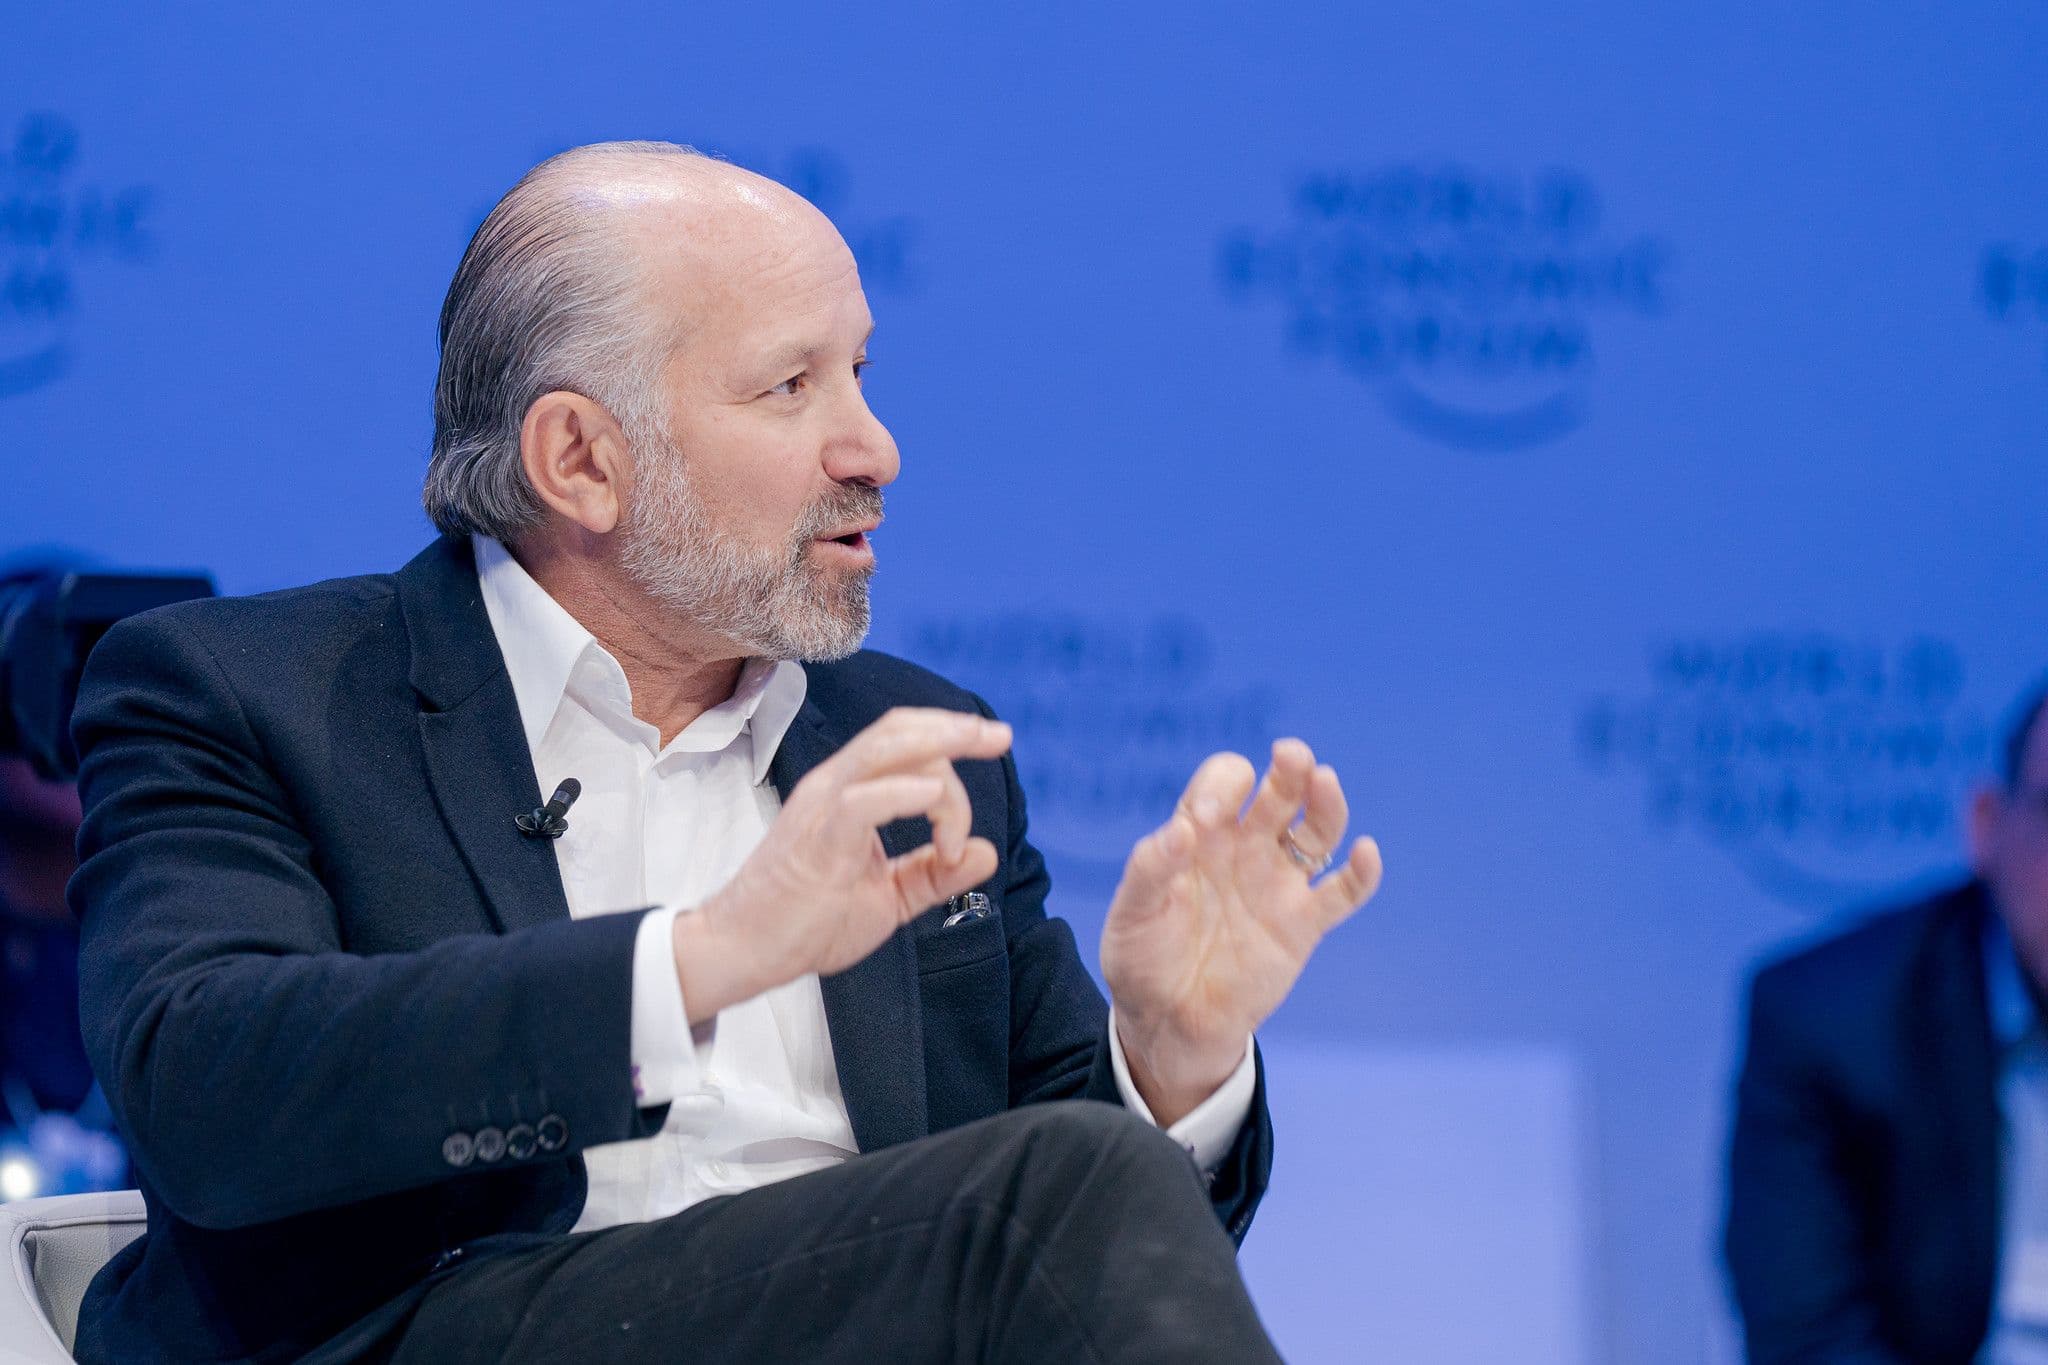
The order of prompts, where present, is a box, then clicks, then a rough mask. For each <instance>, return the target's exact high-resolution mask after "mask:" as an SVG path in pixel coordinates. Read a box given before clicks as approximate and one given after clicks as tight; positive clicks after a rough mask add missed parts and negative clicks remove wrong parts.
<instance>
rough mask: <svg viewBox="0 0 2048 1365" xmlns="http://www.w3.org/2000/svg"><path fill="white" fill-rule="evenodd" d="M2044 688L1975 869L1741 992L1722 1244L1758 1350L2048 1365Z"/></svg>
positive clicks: (1980, 828)
mask: <svg viewBox="0 0 2048 1365" xmlns="http://www.w3.org/2000/svg"><path fill="white" fill-rule="evenodd" d="M2044 712H2048V694H2044V695H2037V696H2036V697H2034V698H2032V699H2031V700H2030V701H2029V702H2028V703H2027V704H2026V705H2024V706H2023V707H2022V708H2021V711H2020V714H2019V718H2018V720H2017V721H2016V723H2015V724H2014V726H2013V728H2012V730H2011V732H2010V734H2009V736H2008V739H2007V742H2006V744H2005V746H2004V749H2003V754H2002V758H2003V764H2002V769H2001V771H2000V773H1999V780H1998V781H1997V783H1996V784H1994V785H1992V786H1989V787H1987V788H1986V789H1985V790H1983V791H1981V792H1979V793H1978V795H1977V797H1976V798H1975V800H1974V802H1973V804H1972V806H1971V810H1970V820H1969V830H1970V842H1971V854H1972V861H1973V864H1974V867H1975V871H1976V874H1977V875H1976V877H1975V878H1974V879H1973V880H1972V881H1970V882H1969V883H1967V884H1966V885H1963V886H1961V887H1958V888H1956V889H1953V890H1950V891H1947V892H1944V893H1942V894H1940V895H1937V896H1934V897H1932V898H1931V899H1928V900H1926V901H1923V902H1921V903H1919V904H1916V905H1912V906H1908V907H1906V908H1904V909H1901V910H1897V911H1894V912H1892V913H1889V914H1885V915H1880V916H1878V917H1876V918H1874V919H1872V920H1870V921H1869V922H1868V923H1866V924H1863V925H1861V926H1858V927H1857V928H1854V929H1852V930H1850V931H1849V932H1847V933H1845V934H1842V935H1840V936H1838V937H1835V938H1833V939H1830V940H1828V941H1826V942H1823V943H1821V944H1820V945H1818V946H1816V947H1811V948H1808V949H1806V950H1805V951H1803V952H1800V953H1797V954H1795V955H1793V956H1791V957H1789V958H1786V959H1784V960H1782V961H1779V962H1777V963H1775V964H1772V965H1770V966H1767V967H1766V968H1764V969H1763V970H1762V971H1760V972H1759V973H1758V974H1757V976H1756V979H1755V982H1754V984H1753V986H1752V988H1751V994H1750V1002H1749V1038H1748V1048H1747V1055H1746V1058H1745V1060H1744V1063H1743V1069H1742V1078H1741V1082H1740V1085H1739V1087H1738V1090H1737V1102H1736V1116H1735V1125H1734V1140H1733V1145H1732V1150H1731V1156H1730V1163H1729V1205H1728V1223H1727V1238H1726V1251H1727V1258H1728V1268H1729V1271H1730V1275H1731V1278H1732V1280H1733V1284H1734V1289H1735V1297H1736V1301H1737V1304H1738V1307H1739V1308H1740V1311H1741V1313H1742V1318H1743V1327H1744V1331H1745V1335H1746V1339H1747V1342H1748V1350H1749V1358H1750V1359H1751V1360H1752V1361H1755V1362H1758V1365H1776V1363H1777V1362H1794V1361H1810V1362H1852V1361H1853V1362H1869V1363H1870V1365H1877V1363H1878V1362H1907V1361H1913V1362H1947V1361H1955V1362H1968V1361H1976V1360H1983V1361H1986V1362H1992V1363H1993V1365H2019V1362H2026V1361H2039V1360H2048V1033H2044V1030H2043V1027H2042V1019H2041V1015H2040V1009H2039V1001H2040V999H2041V986H2040V984H2039V983H2041V982H2044V981H2048V723H2044V719H2043V717H2044Z"/></svg>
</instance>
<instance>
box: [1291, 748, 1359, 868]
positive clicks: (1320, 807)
mask: <svg viewBox="0 0 2048 1365" xmlns="http://www.w3.org/2000/svg"><path fill="white" fill-rule="evenodd" d="M1350 822H1351V807H1350V804H1349V803H1348V802H1346V801H1345V800H1344V784H1343V783H1341V782H1339V781H1338V780H1337V770H1336V769H1335V768H1332V767H1331V766H1330V765H1329V764H1327V763H1325V764H1323V765H1322V766H1320V767H1318V768H1317V769H1316V770H1315V771H1314V772H1313V773H1311V774H1310V775H1309V779H1308V800H1307V809H1306V810H1304V811H1303V812H1302V816H1301V823H1300V824H1299V825H1296V826H1295V828H1294V842H1295V844H1296V845H1297V846H1298V847H1299V848H1301V850H1302V851H1303V852H1305V853H1307V854H1308V855H1309V856H1311V857H1315V858H1320V857H1322V856H1323V855H1324V854H1326V853H1330V854H1334V853H1336V852H1337V851H1338V850H1339V849H1340V848H1342V847H1343V844H1344V827H1345V826H1346V825H1347V824H1349V823H1350Z"/></svg>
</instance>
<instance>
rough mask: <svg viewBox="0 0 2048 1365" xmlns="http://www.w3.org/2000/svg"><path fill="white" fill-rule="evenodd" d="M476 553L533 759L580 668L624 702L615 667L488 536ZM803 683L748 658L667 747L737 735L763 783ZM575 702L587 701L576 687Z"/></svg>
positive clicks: (705, 747)
mask: <svg viewBox="0 0 2048 1365" xmlns="http://www.w3.org/2000/svg"><path fill="white" fill-rule="evenodd" d="M471 539H472V540H473V541H474V543H475V548H476V574H477V583H478V585H479V586H480V587H481V588H482V590H483V599H484V614H485V615H487V616H488V617H489V618H490V622H491V630H492V632H493V633H495V634H496V635H497V637H498V651H499V653H501V654H503V655H504V658H505V671H506V672H507V673H508V674H510V675H511V678H512V695H513V697H514V699H516V700H517V702H518V704H519V725H520V728H521V729H522V730H523V731H525V734H526V749H527V752H528V753H538V752H540V744H541V740H542V739H543V738H544V737H545V736H546V734H547V732H548V726H549V725H551V724H552V723H553V722H554V718H555V712H556V711H558V710H560V709H561V705H562V698H563V697H564V696H565V695H567V694H568V693H569V692H570V690H571V685H572V682H574V681H576V679H577V677H578V671H579V668H581V669H582V670H584V672H585V674H586V676H587V675H588V674H589V673H591V672H595V671H597V670H602V671H603V672H604V673H606V674H609V675H613V680H612V681H613V686H614V687H615V688H616V690H617V692H618V695H619V696H620V697H621V698H623V699H624V700H625V703H626V709H627V712H628V714H630V712H631V698H630V694H629V693H628V692H627V690H626V682H625V672H624V670H623V669H621V668H620V667H619V664H618V661H617V660H616V659H614V658H613V657H612V655H611V653H610V652H609V651H608V650H606V649H605V647H604V646H603V645H601V644H599V643H598V641H597V637H596V636H594V635H592V634H591V633H590V632H589V630H587V629H585V628H584V626H583V623H582V622H580V621H578V620H577V619H576V618H575V617H573V616H571V615H570V614H569V613H568V611H567V610H566V609H565V608H564V607H563V606H562V604H561V603H559V602H557V601H555V599H554V598H552V597H550V596H549V595H548V593H547V590H546V589H545V588H543V587H541V585H540V584H538V583H536V582H535V581H534V580H533V575H531V574H529V573H527V571H526V569H525V567H524V566H523V565H521V564H520V562H519V561H518V560H516V559H514V558H513V557H512V555H511V553H510V552H509V551H507V550H506V549H505V547H504V546H503V545H501V544H499V543H498V542H497V541H496V540H494V539H492V538H491V537H490V536H482V535H479V536H474V537H472V538H471ZM809 681H810V680H809V678H808V677H807V676H806V675H805V673H804V670H803V666H802V665H801V664H796V663H791V662H789V661H787V660H782V661H776V660H771V659H749V660H747V662H746V664H745V666H744V667H742V668H741V670H740V678H739V684H738V686H736V687H735V688H734V689H733V694H732V696H730V697H728V698H727V699H726V700H724V701H722V702H720V703H719V704H718V705H717V706H714V707H712V708H711V709H710V710H708V711H706V712H705V713H704V714H703V715H701V716H698V717H697V718H696V719H695V720H693V721H691V722H690V724H689V726H688V727H687V728H685V729H684V731H683V732H682V733H681V734H679V735H677V736H676V737H675V739H674V740H672V741H671V742H670V745H669V747H670V748H671V749H681V750H686V751H696V752H713V751H716V750H719V749H723V748H725V747H726V746H727V745H729V744H731V743H732V741H733V740H734V739H735V738H737V737H738V735H739V734H740V732H741V731H743V730H746V731H750V732H751V735H752V739H753V767H754V781H755V782H756V783H760V782H762V781H765V780H766V779H767V776H768V768H769V765H770V764H771V763H773V762H774V761H775V751H776V750H777V749H778V748H780V747H781V745H782V737H783V736H784V735H785V734H787V733H788V732H789V727H790V725H791V724H792V723H794V722H795V720H796V715H797V712H798V711H800V710H802V709H803V704H804V696H805V694H806V692H807V691H808V690H809ZM578 691H579V699H581V700H584V701H586V702H588V701H589V700H591V698H590V697H589V695H588V694H587V693H585V692H584V691H583V690H582V689H581V688H579V689H578Z"/></svg>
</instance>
